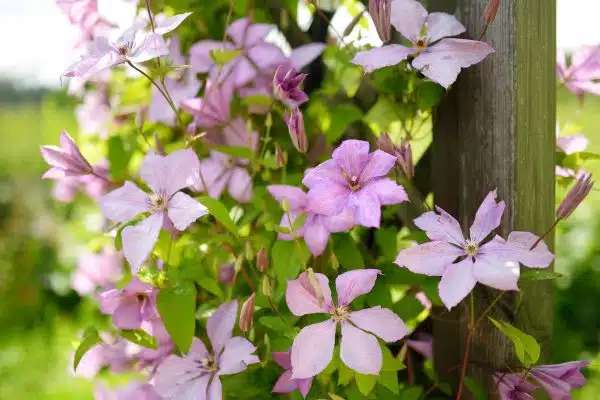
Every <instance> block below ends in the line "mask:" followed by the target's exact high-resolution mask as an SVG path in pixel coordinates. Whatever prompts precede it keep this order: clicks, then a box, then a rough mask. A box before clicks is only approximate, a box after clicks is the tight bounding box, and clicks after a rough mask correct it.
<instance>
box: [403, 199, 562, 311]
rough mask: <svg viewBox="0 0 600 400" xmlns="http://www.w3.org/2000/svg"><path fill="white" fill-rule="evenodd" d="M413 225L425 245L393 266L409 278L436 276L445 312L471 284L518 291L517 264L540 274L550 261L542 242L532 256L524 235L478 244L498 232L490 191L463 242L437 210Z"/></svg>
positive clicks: (499, 207) (454, 224)
mask: <svg viewBox="0 0 600 400" xmlns="http://www.w3.org/2000/svg"><path fill="white" fill-rule="evenodd" d="M437 210H438V212H439V214H436V213H435V212H433V211H429V212H426V213H424V214H423V215H421V216H420V217H418V218H416V219H415V220H414V223H415V225H416V226H417V227H419V228H421V229H423V230H424V231H425V232H426V233H427V236H428V237H429V238H430V239H431V240H432V241H431V242H428V243H424V244H420V245H416V246H413V247H409V248H408V249H405V250H402V251H401V252H400V253H399V254H398V257H397V258H396V264H398V265H399V266H405V267H407V268H408V269H409V270H411V271H412V272H415V273H418V274H425V275H431V276H441V277H442V279H441V281H440V284H439V293H440V298H441V299H442V301H443V302H444V304H445V305H446V307H447V308H448V309H451V308H452V307H454V306H455V305H457V304H458V303H459V302H460V301H461V300H462V299H463V298H465V296H467V295H468V294H469V293H470V292H471V290H472V289H473V287H474V286H475V284H476V283H477V282H479V283H481V284H484V285H486V286H490V287H493V288H496V289H500V290H519V289H518V287H517V281H518V280H519V262H521V263H523V264H525V265H527V266H528V267H531V268H545V267H547V266H548V265H550V263H551V262H552V260H553V259H554V255H553V254H552V253H550V252H549V251H548V248H547V247H546V245H545V244H544V242H543V241H542V242H540V243H539V244H538V245H537V246H536V247H535V248H534V249H533V250H530V247H531V246H532V245H533V244H534V243H535V242H536V241H537V239H538V237H537V236H536V235H534V234H532V233H529V232H518V231H515V232H511V233H510V235H508V240H506V241H505V240H504V239H502V238H501V237H500V236H495V237H494V238H493V239H492V240H490V241H488V242H487V243H486V242H484V240H485V239H486V238H487V237H488V236H489V235H490V234H491V233H492V231H493V230H494V229H496V228H497V227H498V226H500V220H501V218H502V214H503V212H504V202H503V201H501V202H499V203H497V202H496V191H495V190H494V191H492V192H490V193H489V194H488V195H487V196H486V198H485V199H484V200H483V203H482V204H481V206H480V207H479V210H477V213H476V214H475V220H474V221H473V225H471V229H470V235H469V238H467V239H465V237H464V236H463V233H462V231H461V228H460V224H459V223H458V221H457V220H456V219H454V218H453V217H452V216H451V215H450V214H448V213H447V212H445V211H444V210H442V209H441V208H439V207H438V208H437Z"/></svg>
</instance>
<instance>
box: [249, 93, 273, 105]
mask: <svg viewBox="0 0 600 400" xmlns="http://www.w3.org/2000/svg"><path fill="white" fill-rule="evenodd" d="M272 102H273V98H272V97H269V96H266V95H264V94H253V95H251V96H247V97H244V98H243V99H242V104H243V105H245V106H252V105H258V106H266V107H269V106H271V103H272Z"/></svg>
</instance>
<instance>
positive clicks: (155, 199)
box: [150, 193, 167, 210]
mask: <svg viewBox="0 0 600 400" xmlns="http://www.w3.org/2000/svg"><path fill="white" fill-rule="evenodd" d="M150 202H151V203H152V207H153V208H154V209H156V210H164V209H165V207H166V206H167V200H166V199H165V198H164V197H163V196H161V195H158V194H156V193H153V194H151V195H150Z"/></svg>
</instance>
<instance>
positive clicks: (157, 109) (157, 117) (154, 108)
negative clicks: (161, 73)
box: [148, 36, 229, 125]
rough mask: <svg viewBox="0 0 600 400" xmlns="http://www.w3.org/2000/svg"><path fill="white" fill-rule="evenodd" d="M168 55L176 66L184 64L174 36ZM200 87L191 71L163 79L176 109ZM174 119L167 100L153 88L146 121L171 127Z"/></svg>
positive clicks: (177, 41) (184, 61)
mask: <svg viewBox="0 0 600 400" xmlns="http://www.w3.org/2000/svg"><path fill="white" fill-rule="evenodd" d="M169 53H170V56H171V58H172V59H173V60H174V61H175V62H176V63H177V65H176V66H181V65H184V64H186V60H185V58H184V57H183V56H182V55H181V53H180V50H179V38H178V37H176V36H173V37H172V38H171V42H170V43H169ZM201 86H202V83H201V82H199V81H198V79H196V74H195V73H194V72H193V71H191V70H188V72H187V73H186V74H183V73H182V74H180V75H179V76H176V77H171V76H167V77H165V87H166V88H167V91H168V92H169V95H170V96H171V98H172V99H173V103H175V106H176V107H180V106H181V103H182V102H183V101H184V100H186V99H189V98H192V97H194V96H195V95H196V94H197V93H198V90H200V87H201ZM227 108H229V104H227ZM175 119H176V116H175V113H173V110H172V109H171V107H170V106H169V103H167V100H166V99H165V97H164V96H163V95H162V94H161V93H160V92H159V91H158V89H157V88H156V87H154V86H153V87H152V100H151V101H150V105H149V106H148V120H149V121H150V122H162V123H164V124H166V125H173V124H174V123H175Z"/></svg>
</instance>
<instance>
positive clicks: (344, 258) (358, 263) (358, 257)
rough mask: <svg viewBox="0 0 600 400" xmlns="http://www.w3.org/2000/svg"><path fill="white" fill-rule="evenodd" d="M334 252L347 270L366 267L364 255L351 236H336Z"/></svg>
mask: <svg viewBox="0 0 600 400" xmlns="http://www.w3.org/2000/svg"><path fill="white" fill-rule="evenodd" d="M334 251H335V255H336V256H337V259H338V261H339V262H340V264H341V266H342V267H344V268H345V269H362V268H364V267H365V262H364V260H363V258H362V254H361V253H360V251H359V250H358V247H357V245H356V242H354V240H353V239H352V237H351V236H350V235H348V234H340V235H336V238H335V241H334Z"/></svg>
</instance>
